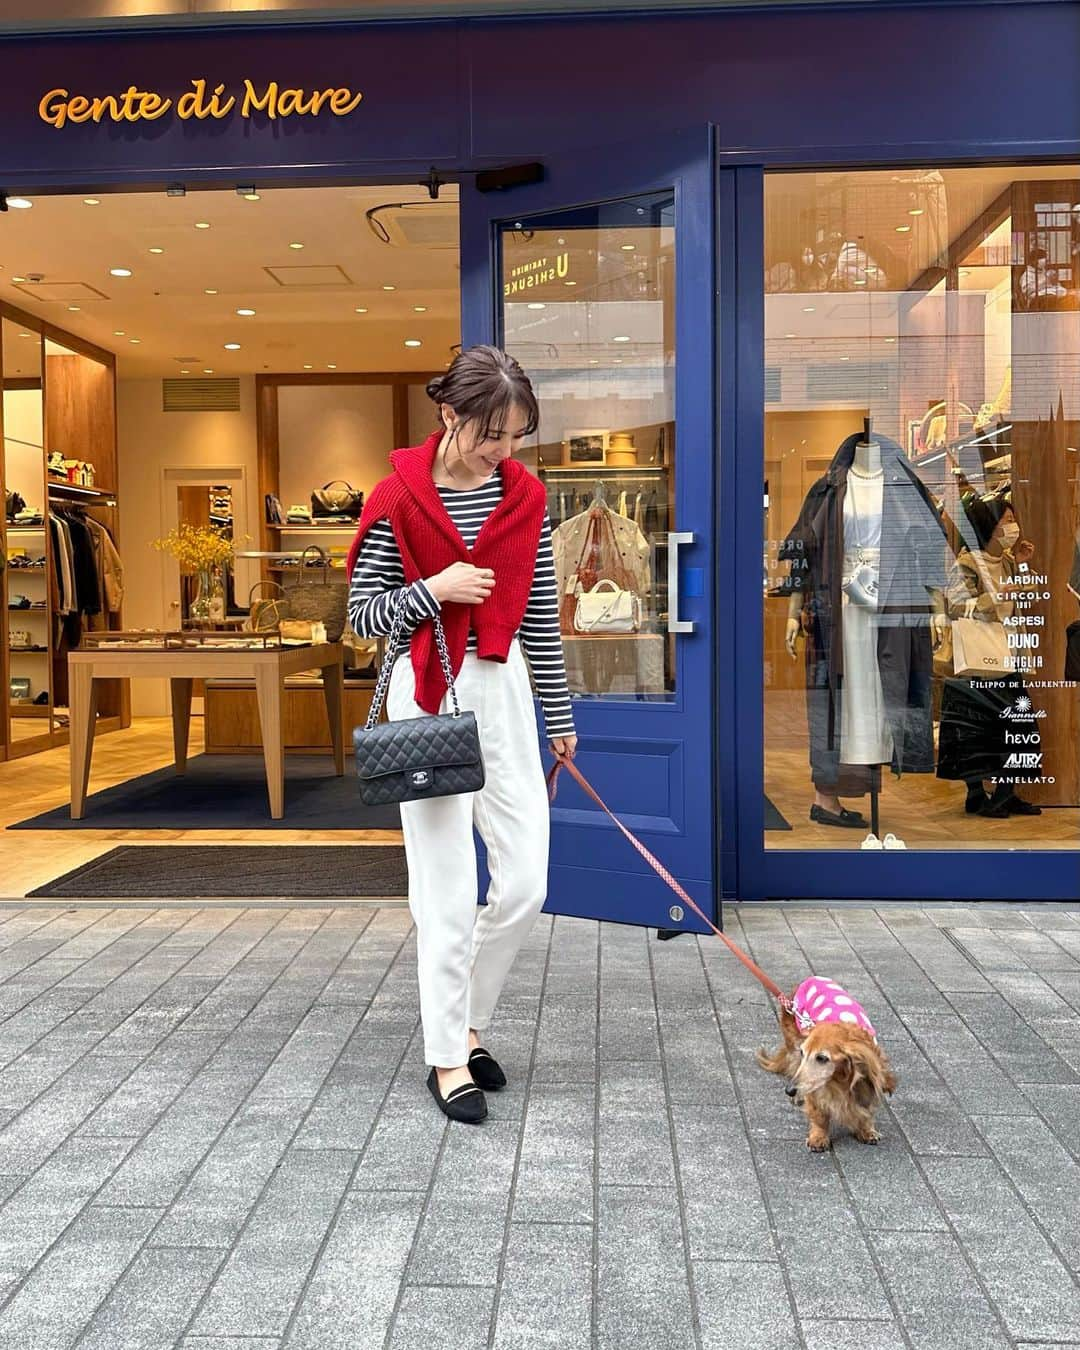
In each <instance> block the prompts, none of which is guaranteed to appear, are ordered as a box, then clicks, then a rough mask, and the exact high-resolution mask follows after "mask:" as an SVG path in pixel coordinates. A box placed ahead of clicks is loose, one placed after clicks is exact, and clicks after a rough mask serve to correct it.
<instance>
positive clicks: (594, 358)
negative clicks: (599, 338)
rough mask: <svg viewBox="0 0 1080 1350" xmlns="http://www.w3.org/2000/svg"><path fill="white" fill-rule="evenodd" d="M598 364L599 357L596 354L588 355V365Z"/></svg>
mask: <svg viewBox="0 0 1080 1350" xmlns="http://www.w3.org/2000/svg"><path fill="white" fill-rule="evenodd" d="M599 364H600V358H599V357H598V356H590V357H589V365H590V366H598V365H599Z"/></svg>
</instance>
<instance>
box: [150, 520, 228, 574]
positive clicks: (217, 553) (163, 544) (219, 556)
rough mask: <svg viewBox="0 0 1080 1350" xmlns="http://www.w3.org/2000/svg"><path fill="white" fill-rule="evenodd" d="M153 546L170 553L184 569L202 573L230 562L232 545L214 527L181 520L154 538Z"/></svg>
mask: <svg viewBox="0 0 1080 1350" xmlns="http://www.w3.org/2000/svg"><path fill="white" fill-rule="evenodd" d="M154 547H155V548H157V549H161V550H163V551H164V552H166V553H171V554H172V556H173V557H174V558H175V559H176V561H177V562H178V563H179V564H180V566H181V567H182V568H183V569H184V570H185V571H187V572H206V571H209V570H211V569H212V568H215V567H224V566H226V564H228V563H229V562H231V560H232V556H233V548H234V544H233V541H232V540H231V539H230V538H229V537H228V535H226V534H225V533H224V531H223V530H221V529H219V528H216V527H215V526H211V525H189V524H187V523H185V524H182V525H179V526H177V528H176V529H174V530H170V531H169V533H168V534H167V535H165V537H164V538H163V539H155V540H154Z"/></svg>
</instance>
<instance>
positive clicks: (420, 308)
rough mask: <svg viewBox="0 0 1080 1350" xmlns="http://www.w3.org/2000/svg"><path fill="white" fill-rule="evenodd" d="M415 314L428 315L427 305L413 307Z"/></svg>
mask: <svg viewBox="0 0 1080 1350" xmlns="http://www.w3.org/2000/svg"><path fill="white" fill-rule="evenodd" d="M413 313H414V314H426V313H427V305H413Z"/></svg>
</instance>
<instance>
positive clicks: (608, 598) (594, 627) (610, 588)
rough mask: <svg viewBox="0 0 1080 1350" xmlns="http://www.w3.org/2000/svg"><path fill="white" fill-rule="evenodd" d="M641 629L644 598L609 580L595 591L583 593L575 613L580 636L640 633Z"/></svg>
mask: <svg viewBox="0 0 1080 1350" xmlns="http://www.w3.org/2000/svg"><path fill="white" fill-rule="evenodd" d="M640 627H641V599H640V597H639V596H637V595H635V593H634V592H633V591H624V590H621V589H620V588H619V587H618V586H616V584H615V583H614V581H611V580H609V579H608V578H607V577H605V578H604V579H603V580H602V581H598V582H597V583H596V585H595V586H594V587H593V588H592V590H591V591H582V593H581V594H580V595H579V596H578V598H577V608H576V609H575V611H574V629H575V631H576V632H578V633H636V632H637V631H638V629H639V628H640Z"/></svg>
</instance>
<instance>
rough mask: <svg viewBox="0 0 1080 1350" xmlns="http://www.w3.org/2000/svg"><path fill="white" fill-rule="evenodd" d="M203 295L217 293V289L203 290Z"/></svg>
mask: <svg viewBox="0 0 1080 1350" xmlns="http://www.w3.org/2000/svg"><path fill="white" fill-rule="evenodd" d="M203 295H217V291H215V290H208V291H203Z"/></svg>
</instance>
